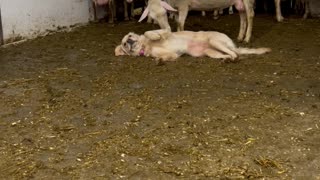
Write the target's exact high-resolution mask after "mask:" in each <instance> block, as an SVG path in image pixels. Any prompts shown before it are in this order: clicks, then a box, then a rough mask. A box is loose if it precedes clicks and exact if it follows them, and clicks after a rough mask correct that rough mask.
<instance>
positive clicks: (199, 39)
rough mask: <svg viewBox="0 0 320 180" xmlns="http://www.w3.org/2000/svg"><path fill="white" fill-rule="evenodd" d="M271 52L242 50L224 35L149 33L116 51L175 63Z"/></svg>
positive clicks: (124, 42) (132, 36) (130, 37)
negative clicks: (184, 59)
mask: <svg viewBox="0 0 320 180" xmlns="http://www.w3.org/2000/svg"><path fill="white" fill-rule="evenodd" d="M270 51H271V49H270V48H241V47H236V46H235V44H234V43H233V41H232V40H231V39H230V38H229V37H228V36H227V35H225V34H222V33H219V32H215V31H207V32H204V31H200V32H192V31H180V32H173V33H171V32H168V31H166V30H163V29H161V30H154V31H147V32H145V33H144V35H138V34H135V33H132V32H130V33H129V34H127V35H126V36H124V38H123V39H122V43H121V45H119V46H117V47H116V49H115V55H116V56H120V55H129V56H147V57H149V56H151V57H154V58H156V59H157V60H163V61H174V60H176V59H177V58H178V57H180V56H181V55H183V54H188V55H190V56H193V57H201V56H209V57H211V58H216V59H223V60H227V59H228V60H235V59H237V58H238V56H239V55H242V54H264V53H267V52H270Z"/></svg>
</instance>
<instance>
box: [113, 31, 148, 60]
mask: <svg viewBox="0 0 320 180" xmlns="http://www.w3.org/2000/svg"><path fill="white" fill-rule="evenodd" d="M141 49H142V44H141V42H140V36H139V35H138V34H135V33H132V32H130V33H129V34H127V35H125V36H124V38H123V39H122V41H121V45H118V46H117V47H116V49H115V55H116V56H123V55H128V56H138V55H139V51H140V50H141Z"/></svg>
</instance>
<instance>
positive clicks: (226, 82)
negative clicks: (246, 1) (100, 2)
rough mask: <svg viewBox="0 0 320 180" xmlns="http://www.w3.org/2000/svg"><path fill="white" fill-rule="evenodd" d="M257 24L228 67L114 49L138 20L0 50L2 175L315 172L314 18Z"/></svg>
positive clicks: (278, 175)
mask: <svg viewBox="0 0 320 180" xmlns="http://www.w3.org/2000/svg"><path fill="white" fill-rule="evenodd" d="M254 22H255V24H254V29H253V39H252V42H251V43H250V44H248V45H247V44H240V45H241V46H255V47H258V46H260V47H261V46H264V47H271V48H272V49H273V51H272V52H271V53H270V54H266V55H262V56H246V57H242V58H241V59H240V61H239V62H237V63H222V62H220V61H219V60H212V59H209V58H192V57H188V56H184V57H181V58H180V59H179V60H178V61H177V62H171V63H166V64H164V65H157V64H156V62H155V61H154V60H152V59H151V58H146V57H115V56H114V55H113V52H114V48H115V46H116V45H117V44H119V43H120V40H121V38H122V37H123V36H124V35H125V34H126V33H128V32H129V31H134V32H137V33H143V32H144V31H146V30H151V29H155V28H157V26H156V25H150V24H141V23H136V22H120V23H117V24H115V25H109V24H106V23H94V24H91V25H88V26H86V27H81V28H77V29H75V30H74V31H73V32H71V33H57V34H54V35H50V36H47V37H42V38H38V39H35V40H31V41H28V42H25V43H23V44H20V45H17V46H10V47H6V48H0V58H1V59H0V109H1V110H0V179H121V178H124V179H241V178H244V179H247V178H253V179H263V178H264V179H291V178H294V179H320V155H319V152H320V110H319V109H320V19H308V20H302V19H300V18H296V17H291V18H289V19H287V20H286V21H285V22H283V23H277V22H275V20H274V18H273V17H272V16H269V15H258V16H257V17H256V18H255V21H254ZM238 26H239V17H238V16H237V15H230V16H224V17H221V18H220V19H219V20H217V21H213V20H212V19H211V17H200V16H191V17H189V19H188V22H187V24H186V29H188V30H195V31H197V30H217V31H221V32H224V33H226V34H228V35H229V36H230V37H231V38H232V39H236V37H237V33H238Z"/></svg>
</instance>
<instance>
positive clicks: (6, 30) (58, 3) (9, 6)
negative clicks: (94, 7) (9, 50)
mask: <svg viewBox="0 0 320 180" xmlns="http://www.w3.org/2000/svg"><path fill="white" fill-rule="evenodd" d="M90 5H91V1H89V0H0V8H1V16H2V26H3V36H4V40H5V41H12V40H14V39H19V38H21V37H22V38H25V37H28V38H29V37H35V36H37V35H39V34H42V33H44V32H46V31H48V30H56V29H58V28H60V27H68V26H71V25H75V24H79V23H87V22H88V21H89V20H91V19H92V15H91V13H90V9H91V7H90Z"/></svg>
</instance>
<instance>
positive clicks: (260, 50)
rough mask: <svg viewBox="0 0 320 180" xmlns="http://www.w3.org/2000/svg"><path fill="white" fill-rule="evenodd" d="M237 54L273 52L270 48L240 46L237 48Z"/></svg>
mask: <svg viewBox="0 0 320 180" xmlns="http://www.w3.org/2000/svg"><path fill="white" fill-rule="evenodd" d="M236 52H237V54H239V55H241V54H258V55H259V54H265V53H268V52H271V49H270V48H264V47H263V48H243V47H239V48H237V49H236Z"/></svg>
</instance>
